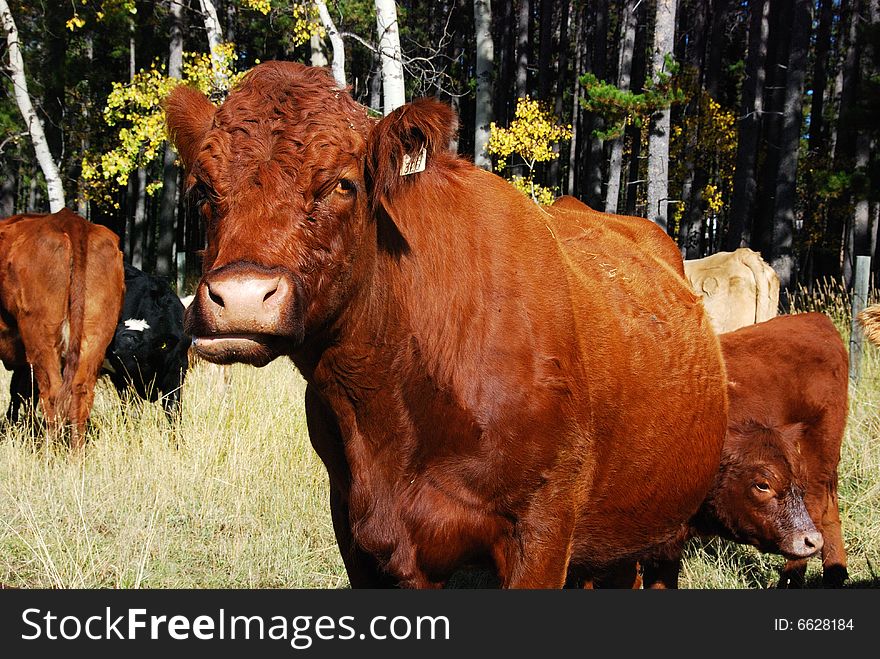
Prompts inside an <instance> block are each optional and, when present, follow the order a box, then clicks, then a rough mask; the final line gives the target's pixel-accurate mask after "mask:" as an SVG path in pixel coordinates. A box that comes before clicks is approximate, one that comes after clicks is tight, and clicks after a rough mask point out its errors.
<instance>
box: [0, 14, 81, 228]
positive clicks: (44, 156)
mask: <svg viewBox="0 0 880 659" xmlns="http://www.w3.org/2000/svg"><path fill="white" fill-rule="evenodd" d="M0 21H2V23H3V29H4V31H5V32H6V43H7V45H8V50H9V70H10V74H11V76H12V87H13V89H14V90H15V91H14V93H15V102H16V103H17V104H18V109H19V111H20V112H21V116H22V117H23V118H24V123H25V126H27V129H28V132H29V133H30V135H31V141H32V142H33V145H34V151H35V152H36V154H37V162H39V164H40V169H41V170H42V171H43V176H44V177H45V179H46V187H47V188H48V193H49V210H50V211H51V212H52V213H55V212H57V211H59V210H61V209H62V208H64V205H65V204H64V186H63V185H62V183H61V175H60V174H59V172H58V166H57V165H56V164H55V160H54V159H53V158H52V152H51V151H50V150H49V144H48V143H47V142H46V133H45V132H44V131H43V124H42V123H40V118H39V117H38V116H37V112H36V110H34V106H33V104H32V103H31V97H30V94H29V93H28V88H27V79H26V77H25V73H24V60H22V57H21V48H20V47H19V43H18V28H16V26H15V21H14V20H13V19H12V12H11V11H10V10H9V3H7V2H6V0H0Z"/></svg>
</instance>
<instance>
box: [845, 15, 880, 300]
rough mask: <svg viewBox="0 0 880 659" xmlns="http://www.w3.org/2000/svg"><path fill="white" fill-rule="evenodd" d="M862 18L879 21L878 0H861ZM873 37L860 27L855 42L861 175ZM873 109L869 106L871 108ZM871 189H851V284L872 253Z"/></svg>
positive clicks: (867, 159) (868, 139) (869, 120)
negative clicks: (864, 258) (859, 264)
mask: <svg viewBox="0 0 880 659" xmlns="http://www.w3.org/2000/svg"><path fill="white" fill-rule="evenodd" d="M858 13H859V21H860V22H861V23H862V24H864V25H876V24H877V23H878V13H880V12H878V6H877V0H862V2H861V4H860V6H859V8H858ZM873 44H874V41H873V40H872V39H871V38H870V34H869V33H867V32H866V31H865V30H860V31H859V34H858V43H857V44H854V45H855V46H856V48H855V49H856V50H857V53H856V57H857V60H858V65H857V66H858V69H857V71H856V74H855V75H856V80H855V86H856V92H855V97H856V98H859V99H860V101H859V103H858V105H859V107H858V108H857V109H856V113H855V115H854V116H853V124H854V125H853V126H852V128H853V129H854V130H853V132H854V133H855V144H854V154H853V155H854V163H853V164H854V170H855V174H856V176H857V177H858V178H859V179H862V180H870V179H869V166H870V165H871V160H872V158H871V156H872V153H873V151H874V143H873V133H872V131H871V129H872V127H873V117H872V116H871V117H868V116H866V114H867V113H866V112H865V105H866V101H865V100H862V99H864V98H867V97H868V96H869V92H868V89H869V87H870V85H871V81H872V80H876V79H877V65H876V61H877V60H876V53H875V51H874V48H873ZM868 112H870V107H869V109H868ZM870 192H871V191H870V190H869V188H868V186H867V185H857V186H854V189H853V192H852V193H851V200H852V205H853V216H852V221H851V222H850V227H851V228H850V231H851V233H852V236H851V237H850V238H849V239H848V240H847V246H848V249H847V250H846V252H845V254H844V264H843V265H844V280H845V281H846V283H847V286H850V285H851V281H852V277H853V273H854V270H855V261H856V257H857V256H863V255H867V254H870V250H871V242H870V240H871V238H870V235H871V226H870V220H871V204H870Z"/></svg>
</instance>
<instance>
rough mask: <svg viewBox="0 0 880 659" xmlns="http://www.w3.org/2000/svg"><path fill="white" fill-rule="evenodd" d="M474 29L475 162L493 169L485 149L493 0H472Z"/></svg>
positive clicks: (489, 113)
mask: <svg viewBox="0 0 880 659" xmlns="http://www.w3.org/2000/svg"><path fill="white" fill-rule="evenodd" d="M474 31H475V32H476V37H477V105H476V121H475V122H474V123H475V124H476V125H475V127H474V164H475V165H476V166H477V167H482V168H483V169H485V170H488V171H490V172H491V171H492V159H491V158H490V157H489V154H488V153H486V144H487V143H488V142H489V122H490V121H492V70H493V68H494V63H495V45H494V42H493V41H492V2H491V0H474Z"/></svg>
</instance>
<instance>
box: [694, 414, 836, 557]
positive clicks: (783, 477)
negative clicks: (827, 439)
mask: <svg viewBox="0 0 880 659" xmlns="http://www.w3.org/2000/svg"><path fill="white" fill-rule="evenodd" d="M803 432H804V426H803V425H802V424H790V425H785V426H781V427H779V428H768V427H765V426H763V425H760V424H756V423H748V424H744V425H741V426H735V427H732V428H731V429H730V431H729V432H728V436H727V438H726V440H725V443H724V449H723V452H722V458H721V468H720V470H719V475H718V478H717V480H716V483H715V486H714V488H713V490H712V493H711V494H710V497H709V503H710V505H711V507H712V508H713V509H714V510H713V513H714V515H715V516H716V517H717V518H718V519H719V521H721V522H722V524H723V525H724V526H725V528H726V529H727V531H728V535H729V537H730V538H731V539H732V540H735V541H737V542H741V543H745V544H750V545H753V546H755V547H757V548H758V549H760V550H761V551H764V552H771V553H776V554H782V555H783V556H785V557H786V558H790V559H796V558H807V557H809V556H812V555H814V554H815V553H816V552H818V551H819V550H820V549H821V548H822V544H823V539H822V534H821V533H820V532H819V531H818V530H817V529H816V526H815V524H814V523H813V520H812V519H811V518H810V515H809V513H808V512H807V508H806V505H805V504H804V494H805V490H806V479H807V474H806V467H805V464H804V460H803V458H802V457H801V456H800V443H799V442H800V441H801V440H802V438H803Z"/></svg>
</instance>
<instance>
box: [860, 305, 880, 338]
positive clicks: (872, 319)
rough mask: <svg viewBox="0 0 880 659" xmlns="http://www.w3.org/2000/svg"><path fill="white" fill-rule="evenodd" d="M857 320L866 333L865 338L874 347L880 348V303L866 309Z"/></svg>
mask: <svg viewBox="0 0 880 659" xmlns="http://www.w3.org/2000/svg"><path fill="white" fill-rule="evenodd" d="M856 318H857V320H858V321H859V325H861V327H862V331H864V333H865V338H866V339H868V341H870V342H871V343H873V344H874V345H877V346H880V303H877V304H872V305H871V306H868V307H865V308H864V309H862V310H861V311H860V312H859V314H858V316H856Z"/></svg>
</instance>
